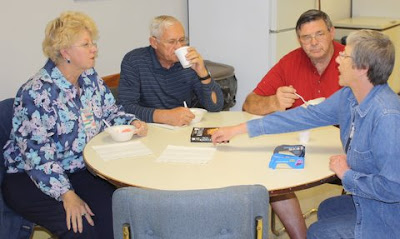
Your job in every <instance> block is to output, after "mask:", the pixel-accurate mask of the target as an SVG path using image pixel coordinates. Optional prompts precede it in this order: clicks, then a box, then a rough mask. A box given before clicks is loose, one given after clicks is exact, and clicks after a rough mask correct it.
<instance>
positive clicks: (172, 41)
mask: <svg viewBox="0 0 400 239" xmlns="http://www.w3.org/2000/svg"><path fill="white" fill-rule="evenodd" d="M155 38H156V39H157V41H159V42H162V43H164V44H165V45H168V46H176V45H177V44H178V43H179V45H181V46H186V45H187V44H188V41H189V39H188V38H187V37H181V38H179V39H169V40H161V39H158V38H157V37H155Z"/></svg>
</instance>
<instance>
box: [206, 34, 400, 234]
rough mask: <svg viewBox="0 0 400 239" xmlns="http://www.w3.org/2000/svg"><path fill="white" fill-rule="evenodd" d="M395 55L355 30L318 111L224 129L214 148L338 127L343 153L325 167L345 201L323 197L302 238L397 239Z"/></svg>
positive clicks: (384, 41) (399, 108)
mask: <svg viewBox="0 0 400 239" xmlns="http://www.w3.org/2000/svg"><path fill="white" fill-rule="evenodd" d="M394 57H395V50H394V46H393V43H392V42H391V41H390V39H389V38H388V37H387V36H385V35H383V34H382V33H379V32H376V31H371V30H361V31H356V32H352V33H351V34H350V35H349V36H348V38H347V46H346V47H345V50H344V51H343V52H341V53H340V55H339V56H338V57H337V58H336V61H337V62H338V63H339V72H340V76H339V84H340V85H341V86H344V88H342V89H341V90H339V91H338V92H336V93H335V94H333V95H332V96H331V97H329V98H328V99H327V100H326V101H324V102H322V103H321V104H319V105H315V106H308V107H307V108H304V107H298V108H295V109H293V110H289V111H286V112H277V113H274V114H271V115H267V116H265V117H264V118H261V119H257V120H251V121H249V122H246V123H243V124H240V125H236V126H230V127H223V128H220V130H218V131H216V132H215V133H214V134H213V136H212V140H213V143H214V144H217V143H223V142H226V141H227V140H230V139H231V138H232V137H233V136H235V135H237V134H241V133H248V134H249V135H250V137H255V136H259V135H262V134H275V133H284V132H291V131H299V130H305V129H310V128H314V127H320V126H327V125H339V126H340V138H341V141H342V145H343V149H344V151H345V153H346V154H344V155H334V156H332V157H331V158H330V163H329V167H330V169H331V170H332V171H334V172H335V173H336V175H337V176H338V177H339V178H340V179H341V180H342V183H343V187H344V189H345V190H346V191H347V192H348V193H349V195H343V196H338V197H333V198H330V199H327V200H326V201H324V202H323V203H321V205H320V207H319V210H318V221H317V222H315V223H314V224H312V225H311V226H310V228H309V230H308V233H307V238H310V239H313V238H324V239H326V238H363V239H365V238H367V239H368V238H371V239H372V238H400V222H399V220H398V217H399V215H400V174H399V172H400V163H399V157H400V147H398V143H399V142H400V101H399V98H398V96H397V95H396V93H394V92H393V91H392V90H391V89H390V88H389V86H388V84H387V80H388V78H389V75H390V74H391V72H392V70H393V65H394Z"/></svg>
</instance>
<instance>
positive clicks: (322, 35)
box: [299, 31, 326, 44]
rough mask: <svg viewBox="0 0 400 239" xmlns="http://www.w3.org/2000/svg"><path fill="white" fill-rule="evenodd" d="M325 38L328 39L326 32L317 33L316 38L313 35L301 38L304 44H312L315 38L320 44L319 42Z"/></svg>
mask: <svg viewBox="0 0 400 239" xmlns="http://www.w3.org/2000/svg"><path fill="white" fill-rule="evenodd" d="M325 37H326V31H319V32H317V33H315V34H314V36H313V35H303V36H300V37H299V38H300V41H301V42H302V43H303V44H310V43H311V41H312V39H313V38H314V39H315V40H316V41H318V42H319V41H322V40H324V39H325Z"/></svg>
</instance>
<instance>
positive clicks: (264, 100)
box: [242, 93, 279, 115]
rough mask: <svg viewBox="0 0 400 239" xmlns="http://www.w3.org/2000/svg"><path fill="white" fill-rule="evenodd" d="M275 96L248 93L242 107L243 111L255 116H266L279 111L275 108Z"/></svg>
mask: <svg viewBox="0 0 400 239" xmlns="http://www.w3.org/2000/svg"><path fill="white" fill-rule="evenodd" d="M275 98H276V96H275V95H271V96H260V95H257V94H254V93H250V94H249V95H248V96H247V98H246V100H245V102H244V104H243V107H242V110H243V111H246V112H248V113H250V114H255V115H267V114H270V113H273V112H275V111H278V110H279V107H278V106H277V103H276V102H277V101H276V99H275Z"/></svg>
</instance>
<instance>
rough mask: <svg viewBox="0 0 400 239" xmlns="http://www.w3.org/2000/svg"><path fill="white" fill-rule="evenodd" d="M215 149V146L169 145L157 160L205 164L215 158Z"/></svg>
mask: <svg viewBox="0 0 400 239" xmlns="http://www.w3.org/2000/svg"><path fill="white" fill-rule="evenodd" d="M215 150H216V149H215V148H200V147H183V146H174V145H168V147H167V148H166V149H165V150H164V151H163V152H162V154H161V155H160V157H159V158H158V159H157V160H156V161H157V162H164V163H190V164H205V163H207V162H208V161H210V160H211V159H212V158H213V156H214V152H215Z"/></svg>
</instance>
